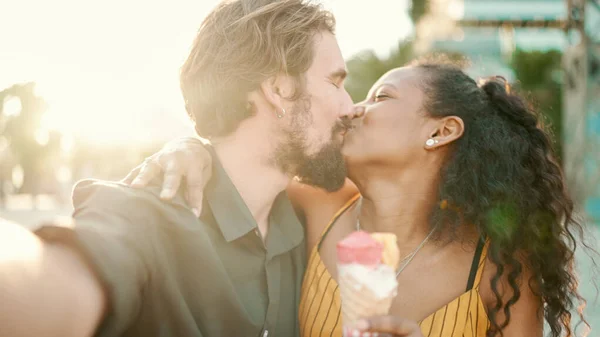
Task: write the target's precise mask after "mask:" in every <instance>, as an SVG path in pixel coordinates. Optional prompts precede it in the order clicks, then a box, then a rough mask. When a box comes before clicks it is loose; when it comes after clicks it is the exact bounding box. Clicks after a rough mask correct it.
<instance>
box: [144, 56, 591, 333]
mask: <svg viewBox="0 0 600 337" xmlns="http://www.w3.org/2000/svg"><path fill="white" fill-rule="evenodd" d="M359 106H361V107H363V108H364V113H363V114H362V115H360V116H359V117H358V118H357V119H355V120H354V128H353V130H351V131H349V132H348V133H347V135H346V137H345V141H344V147H343V154H344V156H345V158H346V164H347V167H348V177H349V178H350V180H352V182H353V183H354V184H355V186H353V185H351V184H350V185H347V186H345V187H344V189H343V190H342V191H339V192H336V193H334V194H325V193H324V192H321V191H319V190H317V189H314V188H311V187H308V186H291V187H290V189H289V190H288V193H289V194H290V196H291V197H292V199H293V200H294V201H295V202H296V203H297V205H298V207H299V208H301V209H302V212H303V214H304V215H305V220H306V225H307V244H308V249H309V250H310V251H311V252H312V253H311V254H310V258H309V261H308V266H307V271H306V275H305V278H304V284H303V289H302V299H301V304H300V310H299V312H300V317H299V319H300V324H301V327H302V335H303V336H323V335H326V336H330V335H334V336H340V335H341V326H340V325H341V322H340V299H339V290H338V287H337V283H336V278H337V271H336V254H335V245H336V243H337V242H338V241H339V240H341V239H342V238H343V237H345V236H346V235H348V234H349V233H351V232H352V231H354V230H357V229H361V230H365V231H368V232H392V233H394V234H396V236H397V238H398V246H399V249H400V252H401V256H402V257H406V258H405V259H404V261H403V263H401V267H400V269H399V271H398V275H397V276H398V277H397V279H398V285H399V286H398V296H397V297H396V299H395V300H394V303H393V304H392V308H391V311H390V317H385V318H373V319H371V320H368V321H365V322H361V323H360V324H359V326H358V327H357V328H359V330H369V329H370V330H378V331H384V330H385V331H389V332H397V333H398V334H399V332H398V331H400V330H402V329H404V328H406V329H409V328H410V327H413V326H415V324H418V326H419V327H420V330H421V333H422V335H423V336H443V337H446V336H500V335H504V336H542V334H543V320H544V319H545V320H546V321H547V323H548V325H549V327H550V330H551V333H550V335H551V336H553V337H558V336H563V335H565V336H571V335H572V328H571V324H570V318H571V315H570V312H569V311H570V310H571V309H573V307H574V306H575V304H574V301H579V302H582V303H584V301H583V299H582V298H581V297H580V295H579V293H578V291H577V277H576V275H575V273H574V271H573V264H574V255H573V253H574V249H575V245H576V244H575V239H574V235H573V232H574V231H578V230H580V229H581V226H580V225H579V223H578V222H577V221H576V220H575V219H574V218H573V203H572V201H571V198H570V197H569V195H568V193H567V192H566V190H565V184H564V180H563V176H562V172H561V169H560V166H559V165H558V164H557V162H556V160H555V157H554V153H553V150H552V145H551V141H550V137H549V135H548V134H547V133H546V132H545V131H544V129H543V128H542V126H541V125H540V120H539V118H538V116H537V115H536V114H535V113H534V112H532V111H531V110H530V109H529V108H528V107H527V105H526V103H525V102H524V101H523V100H522V99H521V98H520V97H519V96H517V95H515V94H513V93H511V92H510V90H509V88H508V85H506V83H505V81H504V80H502V79H499V78H492V79H489V80H487V81H485V82H483V83H481V84H480V85H478V84H477V83H476V82H475V81H474V80H473V79H471V78H470V77H469V76H467V75H466V74H465V73H464V72H463V71H461V70H460V69H459V68H457V67H455V66H452V65H447V64H443V63H439V62H433V63H427V62H420V63H415V64H413V65H411V66H409V67H404V68H398V69H394V70H392V71H390V72H388V73H387V74H385V75H384V76H383V77H381V78H380V79H379V80H378V81H377V83H375V85H374V86H373V87H372V89H371V91H370V92H369V95H368V97H367V99H366V100H365V101H363V102H361V103H359ZM199 148H200V147H199V146H195V145H191V144H188V143H184V146H183V147H182V148H181V149H180V150H176V151H175V153H178V154H181V153H191V152H195V153H198V151H202V150H200V149H199ZM156 158H157V157H154V159H155V160H160V159H156ZM164 158H167V161H169V158H176V157H169V156H168V155H165V156H164V157H163V159H164ZM194 158H196V157H193V156H187V157H186V156H184V157H182V158H181V159H180V160H179V161H180V162H181V161H183V162H184V164H186V165H188V166H190V167H191V169H190V170H188V172H192V171H200V170H198V169H197V168H198V167H203V166H204V165H205V164H206V159H202V160H197V159H194ZM204 158H206V157H204ZM163 162H164V160H163ZM175 162H177V159H175ZM180 164H181V163H180ZM171 165H175V166H176V164H174V162H173V160H171ZM168 174H172V172H168ZM134 175H135V174H134ZM145 179H147V177H144V178H143V180H145ZM177 179H178V177H177ZM355 188H358V190H359V191H360V195H359V194H358V193H356V191H355ZM340 205H342V207H341V208H340V207H339V206H340ZM399 317H402V320H401V319H400V318H399ZM580 317H581V319H582V320H583V316H582V314H581V311H580ZM583 321H584V322H585V320H583ZM383 325H385V327H383ZM391 325H394V326H391ZM586 325H587V324H586Z"/></svg>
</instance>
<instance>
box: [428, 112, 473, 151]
mask: <svg viewBox="0 0 600 337" xmlns="http://www.w3.org/2000/svg"><path fill="white" fill-rule="evenodd" d="M464 131H465V124H464V122H463V120H462V118H460V117H457V116H448V117H444V118H442V119H440V120H439V123H438V126H437V128H436V129H435V130H433V131H432V132H431V134H430V135H429V138H428V139H427V140H426V141H425V148H426V149H428V150H434V149H437V148H439V147H442V146H446V145H448V144H450V143H452V142H454V141H455V140H457V139H459V138H460V137H462V135H463V133H464Z"/></svg>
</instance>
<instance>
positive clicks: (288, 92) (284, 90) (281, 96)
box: [260, 75, 294, 118]
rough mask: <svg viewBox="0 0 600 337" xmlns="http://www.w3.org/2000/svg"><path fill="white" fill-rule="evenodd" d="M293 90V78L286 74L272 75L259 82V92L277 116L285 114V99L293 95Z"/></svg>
mask: <svg viewBox="0 0 600 337" xmlns="http://www.w3.org/2000/svg"><path fill="white" fill-rule="evenodd" d="M293 90H294V88H293V80H292V78H291V77H290V76H288V75H276V76H272V77H269V78H268V79H266V80H264V81H263V82H262V83H261V84H260V92H261V94H262V95H263V97H264V99H265V101H266V102H267V104H269V105H270V106H271V108H272V109H273V113H274V114H275V115H276V116H277V117H279V118H281V117H283V116H284V115H285V107H286V105H287V104H286V101H287V99H288V97H291V96H292V95H293Z"/></svg>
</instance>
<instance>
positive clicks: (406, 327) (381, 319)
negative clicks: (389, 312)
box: [348, 316, 423, 337]
mask: <svg viewBox="0 0 600 337" xmlns="http://www.w3.org/2000/svg"><path fill="white" fill-rule="evenodd" d="M348 335H349V336H361V337H383V336H393V337H423V334H422V333H421V328H420V327H419V324H417V322H414V321H410V320H407V319H402V318H399V317H396V316H376V317H370V318H367V319H362V320H360V321H358V322H356V323H355V324H353V326H352V331H351V333H349V334H348Z"/></svg>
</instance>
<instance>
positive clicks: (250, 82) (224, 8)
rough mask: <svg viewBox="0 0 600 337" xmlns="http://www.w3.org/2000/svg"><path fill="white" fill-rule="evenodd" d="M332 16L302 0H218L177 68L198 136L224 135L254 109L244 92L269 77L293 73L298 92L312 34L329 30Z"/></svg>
mask: <svg viewBox="0 0 600 337" xmlns="http://www.w3.org/2000/svg"><path fill="white" fill-rule="evenodd" d="M334 27H335V19H334V17H333V15H332V14H331V13H330V12H328V11H326V10H324V9H323V8H322V7H321V6H320V5H317V4H313V3H310V2H306V1H302V0H280V1H273V0H270V1H269V0H235V1H224V2H222V3H220V4H219V5H218V6H217V7H216V8H215V9H214V10H213V11H212V12H211V13H210V14H209V15H208V17H206V19H205V20H204V21H203V22H202V25H201V26H200V29H199V31H198V34H197V36H196V40H195V41H194V44H193V46H192V50H191V52H190V55H189V56H188V58H187V60H186V61H185V63H184V65H183V67H182V69H181V77H180V81H181V90H182V93H183V97H184V100H185V105H186V110H187V112H188V114H189V115H190V117H191V118H192V120H193V121H194V123H195V126H196V132H197V133H198V135H200V136H201V137H205V138H210V137H214V136H225V135H227V134H228V133H230V132H232V131H234V130H235V129H236V128H237V126H238V125H239V124H240V122H241V121H242V120H244V119H245V118H248V117H250V116H251V115H252V109H249V107H248V102H247V95H248V93H250V92H252V91H254V90H256V89H258V88H259V86H260V84H261V83H262V82H263V81H265V80H266V79H268V78H269V77H272V76H275V75H277V74H280V73H283V74H287V75H290V76H292V77H293V78H294V79H295V84H296V86H295V90H294V93H293V95H291V96H290V97H289V99H291V100H294V99H297V98H298V97H300V96H301V95H302V93H303V89H304V80H303V79H304V77H303V75H304V73H305V72H306V71H307V70H308V68H309V67H310V66H311V64H312V61H313V57H314V55H313V54H314V50H313V49H314V47H313V45H314V35H315V34H316V33H318V32H320V31H328V32H331V33H333V32H334Z"/></svg>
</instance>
